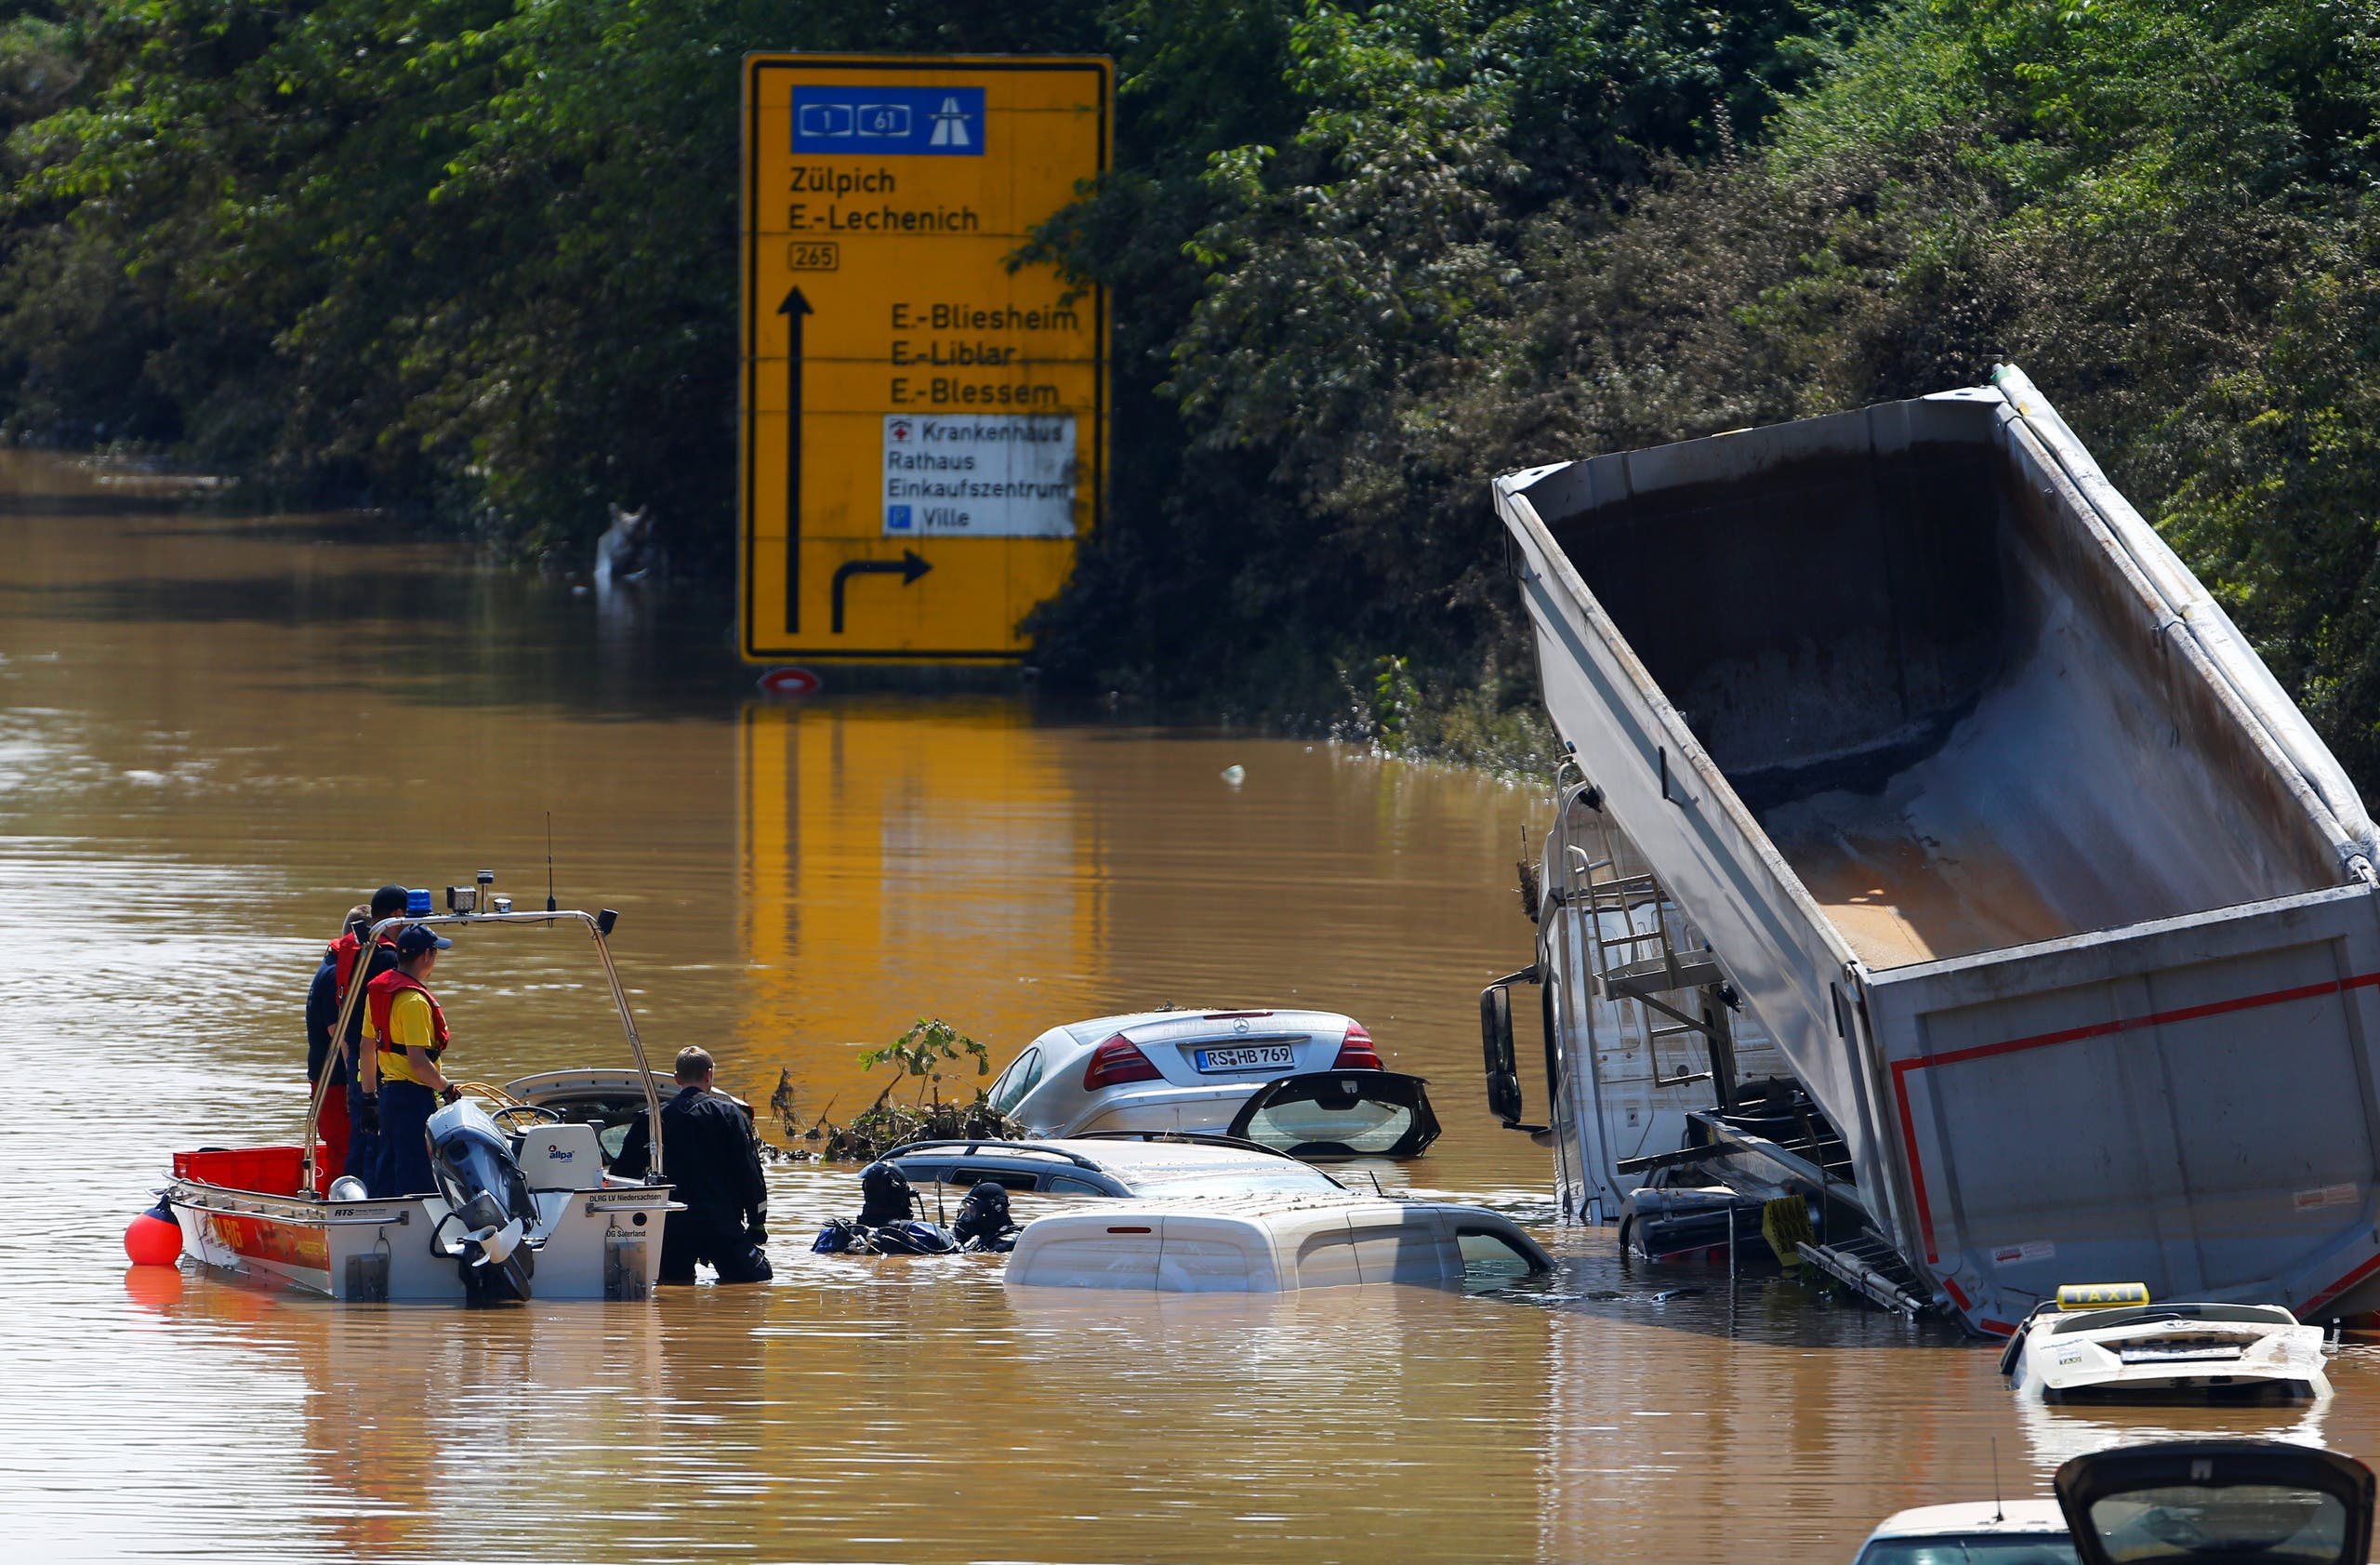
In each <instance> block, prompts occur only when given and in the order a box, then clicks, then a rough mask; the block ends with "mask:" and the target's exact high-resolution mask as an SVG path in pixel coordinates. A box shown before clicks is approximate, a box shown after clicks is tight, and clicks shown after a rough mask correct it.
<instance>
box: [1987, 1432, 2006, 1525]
mask: <svg viewBox="0 0 2380 1565" xmlns="http://www.w3.org/2000/svg"><path fill="white" fill-rule="evenodd" d="M1991 1519H1992V1521H1993V1523H1994V1524H1995V1525H1996V1524H1998V1523H2000V1522H2003V1521H2005V1520H2007V1519H2008V1507H2007V1506H2005V1505H2002V1504H2001V1503H2000V1437H1999V1436H1997V1435H1994V1436H1992V1437H1991Z"/></svg>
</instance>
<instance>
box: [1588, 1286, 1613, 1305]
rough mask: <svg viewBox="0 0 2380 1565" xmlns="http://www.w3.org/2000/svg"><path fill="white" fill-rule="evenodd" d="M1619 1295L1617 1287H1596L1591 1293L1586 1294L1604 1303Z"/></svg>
mask: <svg viewBox="0 0 2380 1565" xmlns="http://www.w3.org/2000/svg"><path fill="white" fill-rule="evenodd" d="M1587 1297H1589V1298H1591V1299H1596V1300H1599V1301H1601V1302H1603V1303H1605V1304H1609V1303H1610V1302H1611V1301H1612V1300H1614V1299H1616V1298H1619V1297H1620V1290H1619V1289H1617V1288H1598V1289H1596V1290H1595V1291H1594V1292H1593V1293H1589V1294H1588V1295H1587Z"/></svg>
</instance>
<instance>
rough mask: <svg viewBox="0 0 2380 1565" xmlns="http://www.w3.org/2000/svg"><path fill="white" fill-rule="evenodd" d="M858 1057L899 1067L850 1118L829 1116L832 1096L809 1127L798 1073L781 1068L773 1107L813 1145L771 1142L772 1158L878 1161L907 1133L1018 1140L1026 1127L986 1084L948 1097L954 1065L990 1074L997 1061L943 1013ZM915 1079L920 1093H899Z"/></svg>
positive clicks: (792, 1131) (916, 1137)
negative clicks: (899, 1096)
mask: <svg viewBox="0 0 2380 1565" xmlns="http://www.w3.org/2000/svg"><path fill="white" fill-rule="evenodd" d="M859 1063H860V1067H861V1068H862V1069H866V1070H873V1069H874V1068H877V1067H878V1066H879V1065H888V1064H889V1065H892V1066H893V1067H895V1068H896V1069H895V1071H894V1074H893V1080H892V1081H890V1082H888V1083H887V1084H886V1086H885V1088H884V1090H883V1091H882V1092H880V1093H879V1094H877V1095H876V1101H875V1102H874V1103H871V1104H869V1105H868V1106H867V1107H866V1108H864V1109H862V1110H860V1112H859V1113H858V1114H856V1115H854V1116H853V1118H852V1120H851V1121H850V1122H849V1123H846V1124H838V1123H836V1122H835V1121H832V1120H830V1119H828V1118H827V1115H828V1114H830V1113H832V1112H833V1110H834V1107H835V1105H834V1100H832V1099H828V1100H827V1104H826V1108H825V1109H824V1110H822V1111H821V1112H820V1113H819V1115H818V1118H817V1121H815V1122H814V1123H813V1124H812V1125H811V1126H810V1127H809V1128H808V1129H807V1130H802V1129H800V1121H798V1120H797V1119H796V1118H795V1112H794V1103H793V1076H792V1073H791V1072H790V1071H781V1072H780V1073H779V1075H778V1078H777V1091H776V1093H775V1094H774V1095H773V1096H772V1097H771V1098H770V1100H769V1107H771V1108H772V1109H774V1110H775V1112H776V1113H777V1115H778V1117H779V1120H780V1121H781V1122H782V1123H783V1125H784V1127H785V1134H786V1139H787V1140H788V1141H790V1140H793V1139H795V1138H796V1137H797V1136H798V1137H799V1138H800V1140H803V1141H806V1142H809V1143H811V1144H812V1147H811V1148H809V1149H803V1148H795V1149H793V1150H791V1151H781V1150H777V1149H774V1148H772V1149H771V1153H770V1155H771V1156H772V1157H773V1158H775V1159H787V1160H796V1161H799V1160H807V1159H810V1158H818V1159H821V1160H826V1161H829V1162H833V1161H852V1162H873V1161H874V1160H876V1159H877V1158H879V1157H880V1156H881V1155H882V1154H883V1153H884V1152H885V1151H886V1150H887V1149H888V1148H890V1147H897V1146H899V1145H901V1143H903V1142H905V1141H923V1140H954V1141H955V1140H964V1141H1012V1140H1015V1139H1016V1138H1017V1137H1018V1136H1019V1135H1021V1134H1024V1132H1023V1127H1021V1126H1019V1125H1018V1124H1017V1122H1016V1121H1013V1120H1012V1119H1010V1118H1009V1117H1008V1116H1007V1115H1005V1114H1002V1113H1000V1112H999V1111H998V1110H997V1109H995V1108H994V1107H991V1104H990V1103H989V1101H988V1100H987V1099H986V1098H985V1094H984V1089H983V1088H981V1087H977V1088H976V1089H975V1094H974V1096H973V1097H972V1099H959V1100H957V1101H952V1102H945V1101H944V1100H943V1096H942V1083H943V1081H945V1079H946V1076H947V1075H948V1074H949V1073H950V1072H949V1071H948V1068H950V1067H952V1066H959V1065H972V1066H973V1067H974V1074H976V1075H977V1076H988V1075H990V1074H991V1051H990V1050H989V1049H987V1048H985V1046H984V1045H983V1044H981V1043H979V1042H977V1041H975V1040H973V1039H972V1038H970V1037H968V1036H967V1035H966V1034H965V1033H963V1032H960V1031H959V1029H958V1028H954V1027H952V1026H951V1025H950V1024H949V1023H948V1022H945V1021H944V1020H942V1019H941V1018H940V1017H926V1016H920V1017H919V1018H918V1020H917V1023H916V1025H914V1026H912V1027H911V1028H909V1030H908V1031H906V1032H905V1033H903V1034H902V1035H901V1036H900V1037H899V1038H897V1039H895V1040H893V1041H892V1042H891V1043H889V1044H887V1045H885V1046H884V1047H883V1048H881V1049H869V1050H866V1051H863V1052H862V1053H861V1054H860V1057H859ZM907 1081H917V1083H918V1094H917V1097H916V1098H915V1100H913V1101H911V1102H908V1103H903V1102H900V1101H898V1100H896V1099H895V1098H894V1097H893V1092H894V1090H895V1089H896V1088H899V1087H900V1086H902V1085H903V1084H904V1083H906V1082H907ZM929 1094H931V1101H929Z"/></svg>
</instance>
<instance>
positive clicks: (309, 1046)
mask: <svg viewBox="0 0 2380 1565" xmlns="http://www.w3.org/2000/svg"><path fill="white" fill-rule="evenodd" d="M367 916H368V913H367V909H366V908H364V905H363V904H362V903H358V904H356V905H355V906H354V907H352V908H349V909H348V912H347V918H346V921H345V929H344V933H342V934H341V935H339V937H338V938H337V939H336V940H333V941H332V942H331V943H330V944H329V945H327V946H325V947H324V948H323V964H322V965H321V966H320V967H318V968H316V969H315V970H314V981H313V982H312V983H311V984H309V985H308V986H307V987H306V1086H307V1088H308V1089H309V1091H310V1092H312V1091H320V1088H319V1087H318V1086H317V1083H319V1082H320V1081H322V1079H323V1072H324V1071H325V1070H327V1071H329V1072H330V1075H331V1084H330V1089H329V1090H328V1091H327V1092H323V1093H322V1102H323V1108H322V1115H321V1119H320V1122H319V1124H318V1126H317V1127H316V1128H317V1134H320V1135H321V1137H322V1140H323V1145H324V1147H325V1148H326V1150H325V1152H324V1160H323V1164H322V1166H321V1167H319V1168H317V1169H315V1170H314V1193H315V1194H316V1195H320V1194H322V1193H323V1192H324V1191H325V1190H327V1189H329V1188H330V1184H331V1181H332V1180H334V1179H336V1178H337V1177H338V1176H339V1175H340V1174H345V1173H346V1172H347V1152H348V1140H349V1132H350V1115H349V1113H348V1101H347V1082H348V1077H349V1074H350V1073H349V1070H348V1065H347V1061H348V1054H349V1051H347V1050H343V1049H339V1048H336V1047H334V1046H333V1044H332V1042H331V1033H332V1032H333V1031H334V1030H336V1029H337V1027H338V1002H339V996H340V994H341V993H342V992H343V991H342V990H341V988H340V987H339V976H340V975H339V968H340V966H341V965H342V964H341V962H340V955H341V948H346V947H352V946H353V945H354V944H355V926H356V923H357V921H359V920H361V919H364V918H365V917H367Z"/></svg>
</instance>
